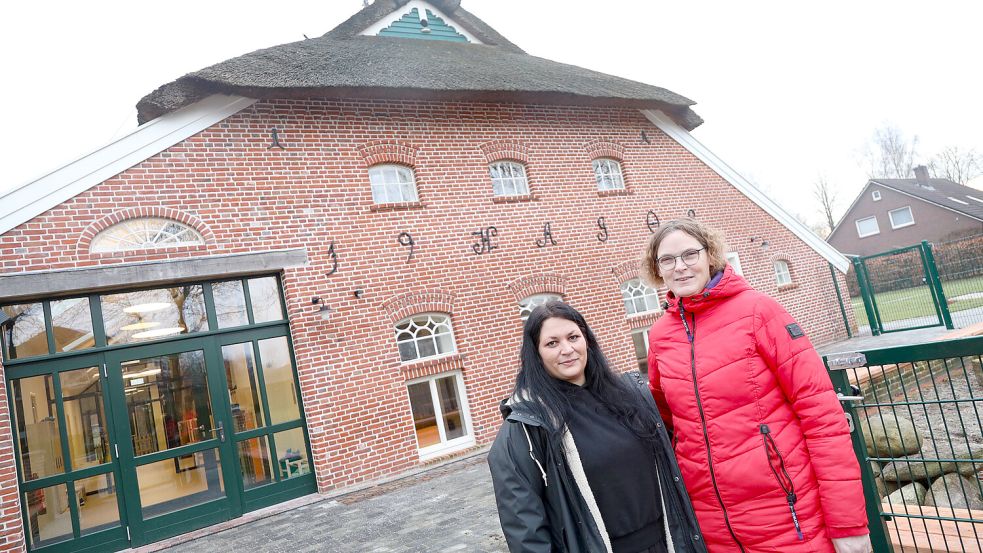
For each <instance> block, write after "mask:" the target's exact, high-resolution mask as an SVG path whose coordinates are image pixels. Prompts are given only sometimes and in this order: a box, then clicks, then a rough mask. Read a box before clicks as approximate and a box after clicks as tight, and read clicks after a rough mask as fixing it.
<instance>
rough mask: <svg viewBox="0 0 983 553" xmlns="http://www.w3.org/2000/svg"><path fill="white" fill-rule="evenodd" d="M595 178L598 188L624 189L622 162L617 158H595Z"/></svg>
mask: <svg viewBox="0 0 983 553" xmlns="http://www.w3.org/2000/svg"><path fill="white" fill-rule="evenodd" d="M594 180H596V181H597V189H598V190H624V188H625V179H624V178H623V177H622V176H621V164H620V163H618V161H617V160H615V159H608V158H599V159H595V160H594Z"/></svg>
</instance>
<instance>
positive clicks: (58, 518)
mask: <svg viewBox="0 0 983 553" xmlns="http://www.w3.org/2000/svg"><path fill="white" fill-rule="evenodd" d="M254 306H255V307H254ZM0 308H2V309H3V310H4V312H5V313H6V314H7V315H8V316H9V317H11V319H12V321H13V324H9V325H7V326H6V327H4V329H3V332H2V345H3V354H4V365H5V371H6V386H7V394H8V399H9V404H10V412H11V419H12V420H11V424H12V427H13V433H14V437H15V451H16V460H17V472H18V480H19V486H20V496H21V504H22V509H21V511H22V516H23V519H24V530H25V535H26V536H27V542H28V548H29V550H32V551H35V550H36V551H96V550H98V551H115V550H119V549H124V548H126V547H131V546H139V545H142V544H145V543H149V542H152V541H157V540H159V539H162V538H164V537H168V536H171V535H175V534H178V533H182V532H187V531H189V530H191V529H193V528H198V527H202V526H206V525H209V524H214V523H216V522H220V521H221V520H227V519H229V518H234V517H237V516H241V515H242V513H244V512H246V511H250V510H254V509H257V508H261V507H264V506H267V505H270V504H273V503H276V502H279V501H283V500H286V499H290V498H293V497H298V496H300V495H305V494H308V493H313V492H315V491H316V484H315V482H314V475H313V472H312V464H311V462H310V448H309V446H308V440H307V432H306V427H305V425H304V419H303V409H302V405H301V399H300V396H299V386H298V384H297V376H296V370H295V364H294V361H293V353H292V348H291V345H290V336H289V329H288V327H287V324H286V316H285V310H284V308H283V301H282V295H281V293H280V287H279V283H278V281H277V278H276V277H272V276H270V277H259V278H245V279H234V280H225V281H214V282H201V283H190V284H181V285H175V286H171V287H167V288H155V289H148V290H140V291H135V292H134V291H129V292H121V293H112V294H93V295H89V296H85V297H80V298H68V299H50V300H48V299H44V300H38V301H36V302H33V303H20V304H16V305H6V306H3V307H0Z"/></svg>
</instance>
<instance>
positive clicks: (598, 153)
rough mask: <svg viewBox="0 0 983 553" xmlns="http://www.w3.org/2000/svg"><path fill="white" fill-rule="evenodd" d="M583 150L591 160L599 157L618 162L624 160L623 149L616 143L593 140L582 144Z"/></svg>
mask: <svg viewBox="0 0 983 553" xmlns="http://www.w3.org/2000/svg"><path fill="white" fill-rule="evenodd" d="M584 149H585V150H587V155H588V156H590V158H591V159H597V158H599V157H607V158H611V159H616V160H618V161H624V159H625V147H624V146H622V145H621V144H618V143H616V142H609V141H606V140H593V141H591V142H588V143H587V144H584Z"/></svg>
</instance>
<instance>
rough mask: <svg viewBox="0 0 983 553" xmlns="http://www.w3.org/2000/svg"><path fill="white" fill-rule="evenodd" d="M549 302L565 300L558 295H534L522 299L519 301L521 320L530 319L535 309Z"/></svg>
mask: <svg viewBox="0 0 983 553" xmlns="http://www.w3.org/2000/svg"><path fill="white" fill-rule="evenodd" d="M548 301H563V298H561V297H560V296H558V295H556V294H533V295H531V296H527V297H525V298H522V300H521V301H519V318H520V319H522V320H523V321H524V320H526V319H528V318H529V315H530V314H531V313H532V310H533V309H536V307H537V306H540V305H543V304H544V303H546V302H548Z"/></svg>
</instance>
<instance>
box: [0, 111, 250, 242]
mask: <svg viewBox="0 0 983 553" xmlns="http://www.w3.org/2000/svg"><path fill="white" fill-rule="evenodd" d="M254 102H256V100H253V99H251V98H243V97H241V96H223V95H220V94H216V95H213V96H209V97H208V98H205V99H204V100H201V101H200V102H197V103H194V104H192V105H190V106H187V107H184V108H182V109H180V110H177V111H173V112H171V113H168V114H166V115H162V116H161V117H158V118H157V119H154V120H153V121H149V122H147V123H144V124H143V125H141V126H139V127H137V128H136V129H134V130H133V131H132V132H130V133H129V134H127V135H126V136H124V137H123V138H120V139H119V140H116V141H115V142H111V143H110V144H107V145H106V146H103V147H102V148H99V149H98V150H96V151H94V152H92V153H90V154H88V155H86V156H84V157H82V158H80V159H78V160H76V161H73V162H71V163H69V164H68V165H65V166H64V167H62V168H60V169H57V170H55V171H53V172H51V173H49V174H47V175H45V176H43V177H41V178H40V179H37V180H35V181H32V182H29V183H26V184H23V185H21V186H19V187H17V188H15V189H13V190H11V191H9V192H7V193H6V194H3V195H0V234H3V233H5V232H7V231H9V230H10V229H12V228H14V227H16V226H17V225H20V224H22V223H24V222H27V221H29V220H31V219H33V218H34V217H37V216H38V215H40V214H42V213H44V212H45V211H47V210H49V209H51V208H53V207H56V206H57V205H58V204H61V203H62V202H65V201H68V200H70V199H72V198H74V197H75V196H78V195H79V194H81V193H82V192H85V191H86V190H88V189H90V188H92V187H93V186H95V185H97V184H99V183H101V182H103V181H105V180H106V179H109V178H112V177H114V176H115V175H118V174H119V173H122V172H123V171H125V170H127V169H129V168H130V167H133V166H134V165H136V164H138V163H140V162H141V161H143V160H145V159H147V158H149V157H151V156H154V155H156V154H159V153H160V152H162V151H164V150H166V149H167V148H170V147H171V146H173V145H175V144H177V143H178V142H181V141H182V140H185V139H186V138H189V137H191V136H194V135H195V134H197V133H199V132H201V131H203V130H205V129H207V128H208V127H211V126H212V125H214V124H215V123H218V122H219V121H222V120H223V119H225V118H226V117H229V116H230V115H233V114H235V113H238V112H239V111H241V110H243V109H245V108H247V107H249V106H251V105H252V104H253V103H254Z"/></svg>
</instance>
